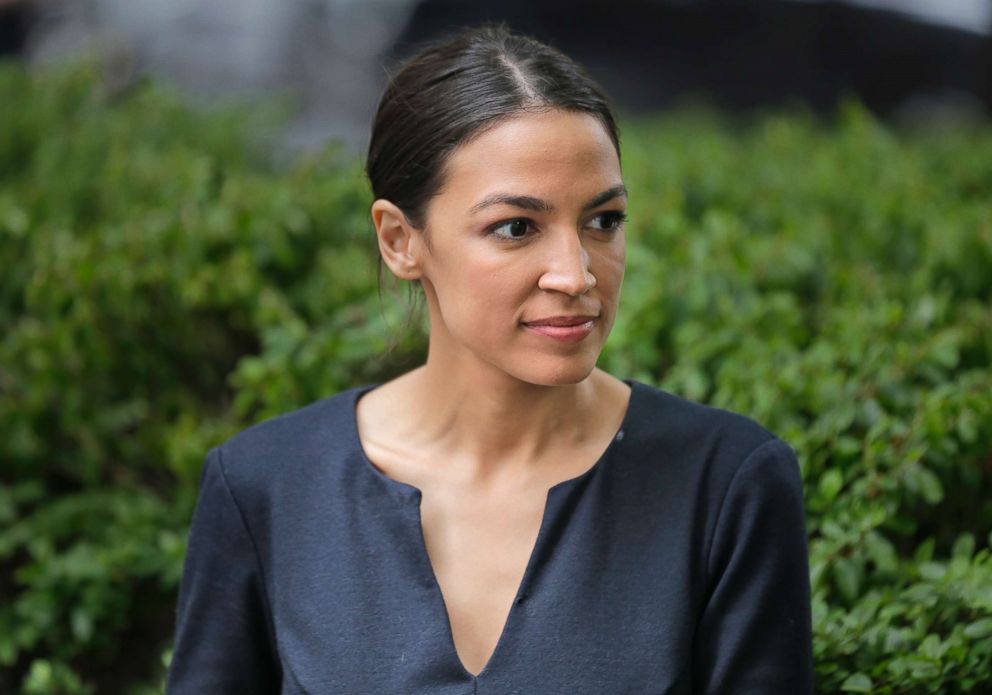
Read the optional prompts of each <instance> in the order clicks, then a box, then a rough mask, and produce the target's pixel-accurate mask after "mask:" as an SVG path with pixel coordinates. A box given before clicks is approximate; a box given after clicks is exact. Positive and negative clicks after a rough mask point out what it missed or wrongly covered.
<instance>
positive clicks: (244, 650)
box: [167, 381, 812, 695]
mask: <svg viewBox="0 0 992 695" xmlns="http://www.w3.org/2000/svg"><path fill="white" fill-rule="evenodd" d="M627 383H628V384H630V385H631V387H632V393H631V398H630V404H629V406H628V410H627V413H626V416H625V418H624V420H623V424H622V426H621V429H620V430H619V431H618V433H617V435H616V437H615V438H614V439H613V441H612V442H611V443H610V445H609V447H608V448H607V449H606V451H605V452H604V453H603V455H602V457H601V458H600V459H599V460H598V461H597V462H596V463H595V464H594V465H593V466H592V467H591V468H590V469H588V470H587V471H586V472H584V473H583V474H581V475H579V476H578V477H575V478H571V479H569V480H566V481H564V482H561V483H559V484H557V485H555V486H554V487H552V488H551V489H550V490H548V497H547V506H546V508H545V511H544V517H543V520H542V522H541V527H540V532H539V534H538V537H537V542H536V544H535V546H534V548H533V551H532V554H531V557H530V560H529V562H528V563H527V568H526V570H525V572H524V575H523V580H522V582H521V584H520V587H519V590H518V592H517V596H516V599H515V600H514V603H513V605H512V608H511V609H510V613H509V616H508V617H507V620H506V624H505V626H504V628H503V632H502V634H501V636H500V638H499V641H498V643H497V645H496V649H495V651H494V653H493V655H492V657H491V659H490V660H489V663H488V664H487V665H486V667H485V669H484V670H483V671H482V672H481V673H480V674H479V675H478V676H473V675H472V674H470V673H469V672H468V671H466V670H465V668H464V667H463V666H462V664H461V662H460V660H459V658H458V655H457V652H456V651H455V647H454V643H453V640H452V637H451V629H450V625H449V622H448V616H447V612H446V610H445V606H444V601H443V598H442V595H441V591H440V588H439V587H438V583H437V580H436V578H435V576H434V572H433V569H432V566H431V564H430V560H429V558H428V555H427V550H426V548H425V545H424V538H423V533H422V529H421V525H420V499H421V493H420V490H418V489H417V488H415V487H413V486H412V485H408V484H406V483H402V482H399V481H397V480H394V479H392V478H389V477H387V476H385V475H384V474H383V473H382V472H381V471H380V470H379V469H377V468H376V467H374V466H373V465H372V463H371V462H370V461H369V460H368V458H366V456H365V454H364V452H363V450H362V447H361V443H360V441H359V437H358V428H357V424H356V418H355V403H356V401H357V399H358V398H359V397H360V396H361V395H362V394H363V393H364V392H365V391H367V390H369V389H371V388H374V387H372V386H365V387H360V388H355V389H351V390H348V391H345V392H343V393H340V394H338V395H335V396H331V397H328V398H325V399H323V400H320V401H317V402H315V403H312V404H310V405H308V406H306V407H304V408H301V409H299V410H296V411H293V412H291V413H287V414H285V415H281V416H279V417H275V418H272V419H270V420H267V421H265V422H262V423H259V424H257V425H254V426H252V427H249V428H247V429H245V430H244V431H242V432H240V433H239V434H237V435H235V436H234V437H232V438H230V439H229V440H227V441H226V442H224V443H223V444H221V445H219V446H218V447H216V448H214V449H211V451H210V452H209V454H208V455H207V459H206V464H205V466H204V470H203V474H202V480H201V487H200V496H199V500H198V502H197V506H196V511H195V513H194V515H193V522H192V527H191V529H190V535H189V549H188V551H187V554H186V562H185V565H184V569H183V576H182V583H181V586H180V592H179V610H178V617H177V632H176V642H175V649H174V653H173V657H172V663H171V666H170V671H169V678H168V685H167V692H168V693H169V694H170V695H204V694H208V693H209V694H210V695H223V694H226V693H231V694H232V695H234V694H237V695H247V694H251V693H279V692H281V693H293V694H296V693H313V694H322V693H362V694H365V693H377V694H378V693H389V694H390V695H394V694H405V693H425V694H430V695H435V694H436V695H441V694H445V695H467V694H469V693H486V694H489V693H492V694H494V695H495V694H501V695H506V694H510V693H520V694H524V693H526V694H539V695H544V694H552V693H568V694H569V695H581V694H584V693H589V694H590V695H593V694H595V695H603V694H604V693H606V694H610V695H613V694H614V693H636V694H637V695H642V694H649V693H659V694H660V693H669V694H674V693H720V694H721V695H736V694H738V693H761V694H762V695H767V694H774V695H805V694H807V693H810V692H811V691H812V685H811V681H812V635H811V615H810V612H811V611H810V586H809V560H808V556H807V545H806V533H805V526H804V514H803V491H802V481H801V478H800V471H799V467H798V464H797V461H796V457H795V454H794V452H793V450H792V449H791V448H790V447H789V446H788V445H787V444H786V443H784V442H783V441H781V440H780V439H777V438H776V437H775V436H773V435H772V434H770V433H769V432H768V431H767V430H765V429H764V428H762V427H761V426H759V425H758V424H756V423H755V422H754V421H752V420H750V419H748V418H745V417H743V416H741V415H736V414H733V413H730V412H727V411H724V410H719V409H716V408H711V407H707V406H703V405H700V404H696V403H692V402H690V401H687V400H684V399H681V398H678V397H676V396H674V395H672V394H669V393H666V392H664V391H660V390H658V389H655V388H652V387H650V386H647V385H645V384H642V383H640V382H636V381H628V382H627Z"/></svg>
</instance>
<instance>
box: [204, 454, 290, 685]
mask: <svg viewBox="0 0 992 695" xmlns="http://www.w3.org/2000/svg"><path fill="white" fill-rule="evenodd" d="M216 450H217V468H218V471H219V472H220V479H221V482H222V483H223V485H224V489H225V490H226V491H227V494H228V495H229V496H230V498H231V503H232V504H233V505H234V509H235V510H236V511H237V512H238V518H239V519H240V520H241V525H242V527H243V528H244V530H245V535H247V536H248V542H249V543H251V549H252V554H253V555H254V556H255V565H256V566H257V567H258V575H259V578H260V579H261V594H262V601H263V602H264V603H265V617H266V624H267V627H268V629H269V639H270V640H271V642H272V649H273V652H274V653H273V656H275V657H276V659H277V661H278V662H279V666H280V668H281V669H282V670H283V671H284V672H285V673H287V674H288V675H289V677H290V678H292V680H293V683H295V684H296V687H297V688H299V690H300V692H306V690H305V689H304V688H303V686H302V685H301V684H300V681H299V679H298V678H297V677H296V674H295V673H293V670H292V669H291V668H290V667H289V664H287V663H284V662H283V660H282V658H281V657H280V655H279V642H278V640H277V639H276V629H275V623H274V618H273V615H272V603H271V601H270V600H269V592H268V583H267V582H266V580H265V568H264V566H263V565H262V556H261V553H259V552H258V544H257V543H256V542H255V536H254V535H252V532H251V527H250V526H249V525H248V520H247V519H246V518H245V514H244V511H243V510H242V509H241V505H240V504H239V503H238V498H237V497H235V496H234V490H232V489H231V485H230V483H229V482H228V480H227V473H226V472H225V470H224V451H223V446H222V445H221V446H218V447H216Z"/></svg>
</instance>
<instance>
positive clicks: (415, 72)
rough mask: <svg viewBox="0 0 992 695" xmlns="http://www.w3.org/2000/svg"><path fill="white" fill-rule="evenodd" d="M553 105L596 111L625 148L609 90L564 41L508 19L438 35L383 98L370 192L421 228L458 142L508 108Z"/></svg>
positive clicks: (372, 144) (369, 166) (368, 169)
mask: <svg viewBox="0 0 992 695" xmlns="http://www.w3.org/2000/svg"><path fill="white" fill-rule="evenodd" d="M555 108H559V109H566V110H570V111H579V112H585V113H588V114H590V115H592V116H595V117H596V118H598V119H599V121H600V122H601V123H602V124H603V127H604V128H606V132H607V133H608V134H609V136H610V139H611V140H612V141H613V145H614V147H616V150H617V157H619V156H620V137H619V133H618V129H617V124H616V119H615V118H614V116H613V112H612V109H611V106H610V104H609V102H608V100H607V98H606V97H605V96H604V94H603V92H602V90H601V89H600V87H599V86H598V85H597V84H596V82H595V81H594V80H593V79H592V78H591V77H590V76H589V75H588V74H587V73H586V72H585V71H584V70H583V69H582V68H581V67H579V66H578V65H577V64H576V63H575V62H574V61H572V60H571V59H570V58H569V57H568V56H566V55H564V54H563V53H561V52H560V51H558V50H557V49H555V48H552V47H551V46H548V45H546V44H544V43H541V42H540V41H537V40H535V39H533V38H530V37H526V36H520V35H516V34H513V33H511V31H510V29H509V28H508V27H507V26H506V24H504V23H502V22H500V23H496V24H492V23H487V24H483V25H481V26H478V27H474V28H468V29H463V30H461V31H460V32H458V33H456V34H454V35H453V36H450V37H446V38H443V39H440V40H436V41H434V42H432V43H430V44H428V45H427V46H426V47H424V48H423V49H422V50H420V51H419V52H418V53H417V54H416V55H414V56H413V57H412V58H410V59H409V60H407V62H406V63H405V64H403V65H402V66H401V67H400V69H399V71H398V72H396V73H395V74H394V75H393V76H392V78H391V79H390V80H389V84H387V85H386V88H385V91H384V92H383V94H382V97H381V99H380V100H379V105H378V108H377V109H376V113H375V118H374V119H373V121H372V132H371V137H370V140H369V146H368V156H367V158H366V163H365V173H366V175H367V176H368V179H369V183H370V184H371V186H372V193H373V195H374V196H375V198H385V199H387V200H389V201H390V202H392V203H393V204H394V205H396V206H397V207H399V208H400V209H401V210H402V211H403V213H404V215H405V216H406V218H407V221H408V222H409V223H410V224H411V225H413V226H414V227H416V228H418V229H424V227H425V226H426V219H425V215H426V209H427V204H428V203H429V201H430V199H431V198H433V197H434V196H435V195H436V194H437V193H438V192H439V191H440V190H441V186H442V185H443V183H444V173H445V172H444V168H445V164H446V162H447V159H448V156H449V155H450V154H451V152H452V151H453V150H454V149H455V148H457V147H458V146H459V145H463V144H465V143H467V142H468V141H469V140H471V139H472V138H474V137H476V136H479V135H481V134H482V133H483V132H484V131H485V130H487V129H489V128H492V127H493V126H495V125H497V124H498V123H499V122H500V121H503V120H505V119H507V118H509V117H511V116H514V115H517V114H520V113H522V112H528V111H546V110H548V109H555Z"/></svg>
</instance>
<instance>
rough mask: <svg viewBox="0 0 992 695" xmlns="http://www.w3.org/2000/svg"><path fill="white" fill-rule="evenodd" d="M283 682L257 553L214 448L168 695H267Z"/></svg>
mask: <svg viewBox="0 0 992 695" xmlns="http://www.w3.org/2000/svg"><path fill="white" fill-rule="evenodd" d="M280 681H281V669H280V666H279V661H278V658H277V656H276V649H275V640H274V638H273V632H272V627H271V621H270V613H269V609H268V602H267V598H266V595H265V587H264V582H263V580H262V574H261V570H260V564H259V560H258V554H257V552H256V550H255V544H254V542H253V540H252V537H251V535H250V534H249V531H248V528H247V526H246V525H245V521H244V518H243V517H242V514H241V511H240V509H239V508H238V505H237V502H236V500H235V499H234V496H233V495H232V494H231V490H230V488H229V487H228V484H227V480H226V479H225V476H224V471H223V467H222V461H221V452H220V448H219V447H217V448H214V449H211V450H210V452H209V453H208V454H207V457H206V462H205V464H204V469H203V472H202V474H201V477H200V492H199V497H198V498H197V502H196V509H195V511H194V512H193V520H192V523H191V525H190V531H189V543H188V547H187V550H186V559H185V562H184V565H183V574H182V579H181V582H180V586H179V600H178V611H177V615H176V637H175V642H174V646H173V653H172V661H171V663H170V665H169V672H168V676H167V680H166V693H167V694H168V695H203V693H211V695H226V694H228V693H230V694H231V695H234V694H235V693H236V694H237V695H251V694H253V693H260V694H261V693H267V694H270V693H277V692H279V688H280V685H279V684H280Z"/></svg>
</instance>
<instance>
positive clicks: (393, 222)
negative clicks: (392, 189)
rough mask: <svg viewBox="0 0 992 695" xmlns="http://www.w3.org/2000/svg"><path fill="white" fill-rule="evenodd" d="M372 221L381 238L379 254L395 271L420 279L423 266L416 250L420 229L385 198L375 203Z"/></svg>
mask: <svg viewBox="0 0 992 695" xmlns="http://www.w3.org/2000/svg"><path fill="white" fill-rule="evenodd" d="M372 222H373V224H375V233H376V237H377V238H378V240H379V253H380V254H381V255H382V260H383V261H384V262H385V264H386V265H387V266H389V269H390V270H391V271H392V272H393V274H394V275H395V276H396V277H398V278H402V279H403V280H417V279H419V278H420V277H421V274H422V273H421V268H420V264H419V262H418V260H417V253H416V249H417V246H418V243H419V234H420V233H419V231H418V230H417V229H416V228H414V227H413V225H411V224H410V223H409V222H408V221H407V219H406V215H404V214H403V211H402V210H400V209H399V208H398V207H397V206H396V205H394V204H393V203H391V202H389V201H388V200H386V199H384V198H379V199H377V200H376V201H375V202H374V203H372Z"/></svg>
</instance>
